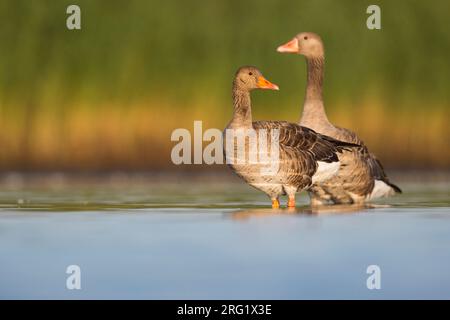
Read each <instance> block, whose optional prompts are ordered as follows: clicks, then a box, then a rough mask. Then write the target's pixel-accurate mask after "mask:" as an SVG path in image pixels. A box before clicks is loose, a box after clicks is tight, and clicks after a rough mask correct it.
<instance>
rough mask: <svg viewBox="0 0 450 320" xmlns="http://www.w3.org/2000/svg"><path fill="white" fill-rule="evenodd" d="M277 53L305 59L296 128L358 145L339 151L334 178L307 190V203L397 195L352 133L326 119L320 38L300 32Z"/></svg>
mask: <svg viewBox="0 0 450 320" xmlns="http://www.w3.org/2000/svg"><path fill="white" fill-rule="evenodd" d="M277 51H278V52H287V53H296V54H301V55H304V56H305V57H306V62H307V88H306V95H305V100H304V103H303V113H302V117H301V119H300V125H302V126H305V127H308V128H311V129H313V130H315V131H316V132H319V133H321V134H324V135H327V136H330V137H333V138H335V139H338V140H341V141H345V142H350V143H355V144H359V145H361V148H353V149H351V150H348V151H345V152H343V153H342V154H341V155H340V156H339V158H340V161H341V167H340V169H339V172H338V174H337V175H335V176H334V177H332V178H331V179H329V180H328V181H326V182H323V183H317V184H315V185H314V186H312V187H311V188H310V190H309V193H310V197H311V204H313V205H319V204H324V203H327V202H330V201H331V202H333V203H344V204H348V203H362V202H365V201H367V200H371V199H374V198H378V197H383V196H390V195H393V194H395V193H401V190H400V188H399V187H397V186H396V185H394V184H393V183H391V182H390V181H389V179H388V178H387V176H386V174H385V172H384V169H383V166H382V165H381V163H380V161H379V160H378V159H377V158H376V157H375V156H374V155H373V154H371V153H370V152H369V151H368V149H367V147H366V146H365V145H364V143H363V142H362V141H361V139H359V137H358V136H357V135H356V134H355V133H354V132H352V131H350V130H348V129H345V128H340V127H337V126H334V125H333V124H332V123H330V121H329V120H328V118H327V115H326V113H325V108H324V104H323V99H322V85H323V76H324V62H325V58H324V47H323V43H322V40H321V39H320V37H319V36H318V35H317V34H315V33H311V32H304V33H300V34H298V35H297V36H295V37H294V39H292V40H291V41H289V42H288V43H286V44H284V45H281V46H279V47H278V49H277Z"/></svg>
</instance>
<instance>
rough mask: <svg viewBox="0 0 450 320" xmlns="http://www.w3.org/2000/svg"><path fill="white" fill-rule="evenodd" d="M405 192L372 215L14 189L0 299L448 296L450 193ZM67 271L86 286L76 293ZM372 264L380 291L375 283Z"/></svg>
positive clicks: (3, 240)
mask: <svg viewBox="0 0 450 320" xmlns="http://www.w3.org/2000/svg"><path fill="white" fill-rule="evenodd" d="M406 189H407V192H406V193H405V194H404V195H402V196H399V197H396V198H391V199H388V200H384V201H379V202H378V203H377V204H376V205H375V206H371V207H363V208H361V207H348V206H344V207H337V208H329V207H328V208H324V209H321V210H314V211H312V210H311V209H310V208H309V207H307V206H306V198H304V197H303V198H301V199H300V207H299V208H298V209H297V210H296V211H294V212H292V211H288V210H286V209H282V210H278V211H273V210H271V209H267V208H266V206H267V200H266V199H265V198H264V197H262V196H260V195H259V194H257V193H255V192H253V191H248V192H247V191H246V192H247V193H245V192H244V194H242V193H239V196H233V194H234V193H233V192H236V190H239V189H235V188H234V189H232V190H230V189H229V188H227V189H224V191H223V193H220V192H219V191H220V188H218V189H214V190H213V191H210V192H211V194H210V195H209V196H208V194H207V193H206V191H205V190H202V191H201V192H203V194H200V195H202V196H199V194H198V193H196V192H194V191H192V192H191V193H188V194H183V195H180V196H178V197H177V196H175V195H174V194H173V193H172V196H171V199H172V203H168V204H167V202H168V201H166V200H167V199H165V198H164V197H163V196H162V195H163V194H165V191H161V192H160V194H159V195H145V196H144V193H143V192H142V193H140V192H141V191H139V192H136V193H132V192H131V191H129V190H128V192H125V193H126V196H127V197H128V198H127V199H128V200H130V202H127V201H125V200H126V199H123V198H121V197H125V196H124V195H123V193H119V192H116V193H115V194H116V196H117V197H116V198H114V197H112V196H111V194H113V193H114V192H113V191H111V190H108V191H104V192H100V193H99V194H96V193H95V192H85V193H83V192H78V193H77V192H74V193H73V194H74V196H73V197H72V198H71V197H70V196H68V193H64V192H57V193H55V192H53V191H45V192H38V191H27V192H17V191H10V192H4V193H3V194H2V199H3V204H2V207H3V208H2V209H1V210H0V298H1V299H29V298H33V299H34V298H37V299H50V298H58V299H82V298H83V299H84V298H87V299H94V298H101V299H109V298H124V299H317V298H318V299H329V298H333V299H334V298H338V299H346V298H356V299H381V298H388V299H391V298H401V299H410V298H412V299H416V298H425V299H429V298H438V299H442V298H445V299H449V298H450V272H449V270H450V209H449V192H448V188H447V186H445V187H444V188H440V189H437V190H431V191H429V190H428V189H427V191H424V190H421V189H420V186H419V187H414V188H413V187H411V188H409V189H408V188H406ZM225 190H226V191H225ZM243 190H247V189H243ZM67 192H68V191H67ZM108 194H109V195H110V196H108ZM52 195H53V197H52ZM139 195H140V196H139ZM20 196H21V197H23V199H22V198H21V199H15V198H14V197H16V198H17V197H20ZM139 197H141V198H140V201H137V200H139ZM146 197H147V198H146ZM148 197H149V198H148ZM153 197H157V198H159V199H160V200H161V201H160V202H158V201H156V200H157V199H156V198H153ZM112 198H114V199H116V200H117V201H115V202H112V203H108V202H107V201H106V200H105V199H112ZM199 199H209V200H207V201H206V200H204V201H203V202H201V201H199ZM95 200H96V201H95ZM177 201H178V202H177ZM161 202H164V203H166V205H165V206H163V205H161ZM196 203H197V204H199V205H198V206H197V207H196V206H195V204H196ZM69 265H78V266H79V267H80V268H81V277H80V279H81V290H68V289H67V288H66V279H67V277H68V276H69V275H68V274H66V268H67V266H69ZM369 265H378V266H379V267H380V269H381V278H380V279H381V289H379V290H377V289H375V290H369V289H368V288H367V286H366V280H367V278H368V277H369V275H368V274H367V273H366V269H367V267H368V266H369Z"/></svg>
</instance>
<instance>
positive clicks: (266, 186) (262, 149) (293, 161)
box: [223, 66, 359, 208]
mask: <svg viewBox="0 0 450 320" xmlns="http://www.w3.org/2000/svg"><path fill="white" fill-rule="evenodd" d="M253 89H272V90H278V87H277V86H276V85H275V84H273V83H271V82H270V81H268V80H267V79H265V78H264V77H263V75H262V74H261V72H260V71H259V70H258V69H257V68H255V67H251V66H246V67H241V68H240V69H239V70H238V71H237V73H236V75H235V78H234V81H233V106H234V113H233V118H232V119H231V121H230V122H229V124H228V125H227V127H226V128H225V130H224V132H223V147H224V155H225V158H226V161H227V164H228V165H229V166H230V167H231V169H232V170H233V171H234V172H235V173H236V174H237V175H238V176H239V177H241V178H242V179H244V180H245V181H246V182H247V183H248V184H249V185H251V186H253V187H255V188H256V189H259V190H261V191H263V192H264V193H266V194H267V195H268V196H269V198H270V199H271V200H272V207H273V208H279V206H280V202H279V196H280V195H284V194H287V195H288V197H289V201H288V207H295V194H296V192H298V191H301V190H304V189H306V188H309V187H310V186H311V185H312V184H313V183H318V182H321V181H324V180H326V179H329V178H330V177H331V176H332V175H334V174H336V173H337V172H338V169H339V166H340V163H339V158H338V156H337V153H340V152H342V151H344V150H346V149H347V148H353V147H359V146H357V145H355V144H352V143H346V142H342V141H337V140H335V139H333V138H330V137H327V136H324V135H321V134H318V133H316V132H314V131H313V130H311V129H308V128H304V127H302V126H300V125H298V124H294V123H289V122H286V121H256V122H253V121H252V112H251V100H250V92H251V91H252V90H253ZM252 133H254V134H253V135H252ZM241 138H242V139H241ZM252 138H256V139H255V140H252ZM239 141H241V142H239ZM264 141H265V143H264ZM269 141H270V143H269ZM269 146H270V150H269ZM274 154H275V155H276V156H275V157H273V155H274ZM255 159H256V161H255ZM267 166H269V167H270V168H274V170H272V171H270V170H266V171H264V169H267Z"/></svg>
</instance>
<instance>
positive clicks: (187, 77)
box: [0, 0, 450, 171]
mask: <svg viewBox="0 0 450 320" xmlns="http://www.w3.org/2000/svg"><path fill="white" fill-rule="evenodd" d="M70 4H77V5H79V6H80V7H81V12H82V13H81V20H82V22H81V24H82V29H81V30H74V31H72V30H68V29H67V28H66V18H67V16H68V15H67V14H66V8H67V6H68V5H70ZM370 4H378V5H379V6H380V7H381V17H382V30H368V29H367V28H366V19H367V17H368V15H367V14H366V8H367V6H368V5H370ZM0 19H1V21H2V28H0V44H1V47H0V124H1V126H2V129H3V130H2V132H1V134H0V143H1V145H2V152H1V153H0V169H1V170H3V171H5V170H47V169H57V170H59V169H117V168H122V169H152V168H161V167H166V166H169V165H170V148H171V146H172V145H173V143H172V142H171V141H170V133H171V131H172V130H173V129H175V128H178V127H187V128H191V127H192V121H193V120H204V128H207V127H219V128H223V127H224V126H225V125H226V123H227V122H228V120H229V118H230V117H231V112H232V107H231V101H230V89H231V81H232V77H233V74H234V72H235V70H236V69H237V68H238V67H239V66H240V65H244V64H252V65H256V66H258V67H259V68H260V69H261V70H262V71H263V73H264V74H265V76H266V77H267V78H268V79H269V80H271V81H273V82H275V83H277V84H278V85H279V86H280V87H281V91H280V92H279V93H273V92H255V93H254V95H253V96H254V99H253V103H254V107H253V114H254V117H255V118H257V119H284V120H289V121H297V120H298V118H299V116H300V111H301V105H302V101H303V94H304V88H305V61H304V59H303V57H300V56H295V55H281V54H278V53H277V52H276V51H275V48H276V47H277V46H278V45H279V44H281V43H284V42H286V41H287V40H290V39H291V38H292V37H293V36H294V35H295V34H296V33H298V32H301V31H313V32H316V33H318V34H320V35H321V36H322V38H323V40H324V43H325V49H326V75H325V105H326V107H327V111H328V114H329V118H330V119H331V120H332V121H333V122H334V123H336V124H338V125H341V126H346V127H349V128H351V129H353V130H354V131H356V132H358V133H359V135H360V136H361V137H362V138H363V140H365V141H366V143H367V144H368V145H369V147H370V148H371V149H372V151H374V152H376V153H377V154H378V156H379V157H380V158H381V159H382V160H383V162H384V163H385V164H386V166H387V167H397V168H430V167H431V168H446V169H448V168H449V165H450V154H449V151H448V149H449V148H448V137H449V133H450V132H449V129H448V120H449V118H450V117H449V116H450V113H449V107H450V105H449V103H450V93H449V87H450V72H449V71H450V59H449V52H450V28H449V27H448V21H449V20H450V2H449V1H447V0H442V1H441V0H430V1H420V0H398V1H375V2H373V1H365V0H363V1H357V0H354V1H353V0H343V1H333V0H314V1H313V0H309V1H299V0H297V1H287V0H281V1H280V0H277V1H276V0H273V1H269V0H267V1H264V0H245V1H242V0H240V1H238V0H228V1H225V0H223V1H207V0H190V1H181V0H177V1H175V0H164V1H162V0H150V1H146V0H129V1H112V0H108V1H106V0H78V1H66V0H63V1H62V0H60V1H52V0H36V1H29V0H2V1H1V2H0Z"/></svg>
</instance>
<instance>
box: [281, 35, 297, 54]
mask: <svg viewBox="0 0 450 320" xmlns="http://www.w3.org/2000/svg"><path fill="white" fill-rule="evenodd" d="M277 51H278V52H283V53H284V52H288V53H299V49H298V40H297V38H294V39H292V40H291V41H289V42H288V43H286V44H283V45H281V46H279V47H278V48H277Z"/></svg>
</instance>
